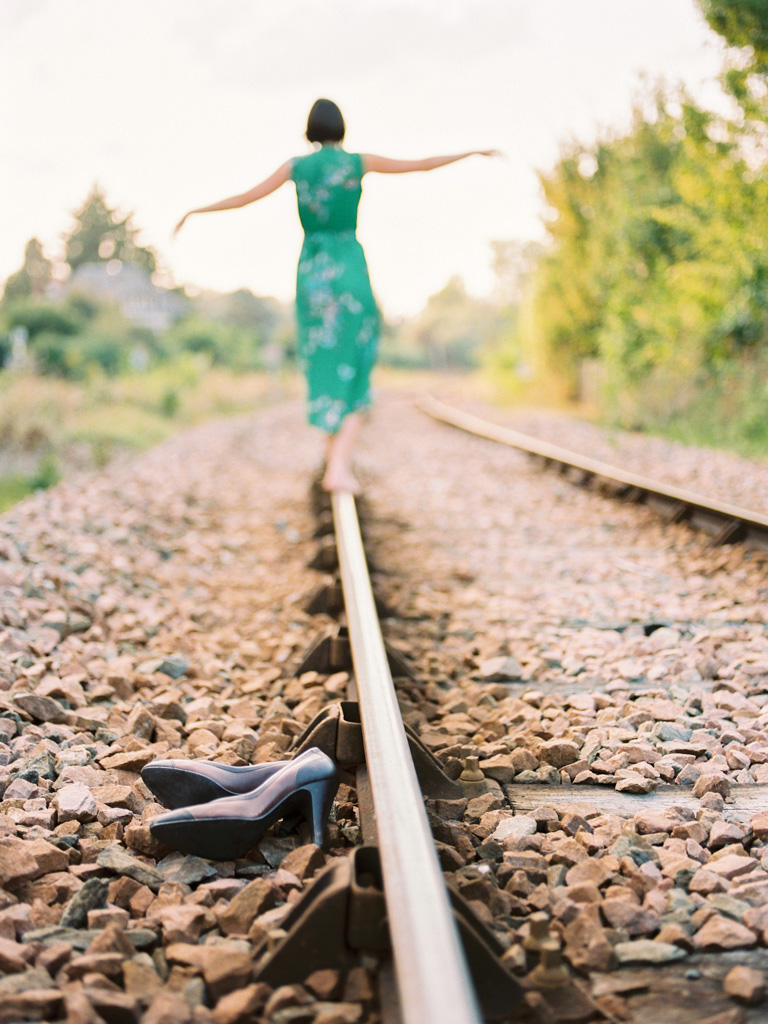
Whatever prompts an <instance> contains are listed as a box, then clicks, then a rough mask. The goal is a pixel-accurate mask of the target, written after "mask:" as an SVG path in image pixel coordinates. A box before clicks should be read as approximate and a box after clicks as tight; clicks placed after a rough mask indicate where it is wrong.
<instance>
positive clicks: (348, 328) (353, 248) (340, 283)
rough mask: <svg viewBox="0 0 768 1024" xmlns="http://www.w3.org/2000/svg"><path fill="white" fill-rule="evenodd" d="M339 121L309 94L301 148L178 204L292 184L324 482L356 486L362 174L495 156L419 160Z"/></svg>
mask: <svg viewBox="0 0 768 1024" xmlns="http://www.w3.org/2000/svg"><path fill="white" fill-rule="evenodd" d="M344 133H345V125H344V118H343V116H342V113H341V111H340V110H339V108H338V107H337V106H336V104H335V103H333V102H332V101H331V100H326V99H320V100H317V101H316V102H315V104H314V105H313V107H312V109H311V110H310V112H309V118H308V120H307V131H306V137H307V141H308V142H311V143H313V144H314V145H315V150H314V152H312V153H310V154H309V155H307V156H303V157H296V158H294V159H292V160H287V161H286V162H285V163H284V164H282V166H280V167H278V169H277V170H276V171H275V172H274V174H271V175H270V176H269V177H268V178H266V179H265V180H264V181H262V182H261V183H260V184H258V185H256V186H255V187H254V188H252V189H250V191H248V192H243V193H242V194H241V195H237V196H231V197H230V198H229V199H222V200H221V202H218V203H212V204H211V205H210V206H201V207H198V208H197V209H195V210H190V211H189V213H185V214H184V216H183V217H182V218H181V220H180V221H179V223H178V224H177V225H176V228H175V231H174V234H175V233H176V232H178V231H179V230H180V229H181V227H182V225H183V224H184V222H185V221H186V219H187V217H189V216H190V214H193V213H209V212H213V211H216V210H234V209H238V208H240V207H242V206H248V205H249V203H255V202H256V201H257V200H258V199H263V198H264V197H265V196H268V195H270V193H272V192H274V191H275V190H276V189H278V188H280V186H281V185H284V184H285V182H286V181H289V180H291V181H293V182H294V183H295V185H296V196H297V199H298V204H299V218H300V220H301V225H302V227H303V228H304V244H303V245H302V249H301V255H300V257H299V266H298V272H297V277H296V313H297V321H298V340H299V346H298V347H299V356H300V358H301V361H302V365H303V367H304V371H305V373H306V377H307V385H308V401H309V407H308V418H309V422H310V423H312V424H314V425H315V426H317V427H320V429H321V430H324V431H325V433H326V434H327V436H328V449H327V455H326V469H325V475H324V477H323V487H325V489H326V490H328V491H351V492H352V493H353V494H357V493H359V490H360V487H359V484H358V483H357V480H356V479H355V477H354V475H353V472H352V451H353V448H354V445H355V442H356V440H357V437H358V434H359V433H360V427H361V425H362V419H363V414H364V413H365V411H366V410H367V409H369V407H370V404H371V394H370V373H371V369H372V367H373V364H374V361H375V359H376V350H377V344H378V335H379V312H378V309H377V307H376V301H375V299H374V297H373V292H372V291H371V283H370V280H369V278H368V266H367V264H366V262H365V254H364V253H363V249H362V246H361V245H360V243H359V242H358V240H357V238H356V235H355V230H356V228H357V208H358V204H359V202H360V195H361V191H362V189H361V180H362V177H363V175H364V174H366V173H370V172H379V173H381V174H402V173H404V172H407V171H431V170H434V169H435V168H436V167H444V166H445V165H446V164H451V163H455V162H456V161H457V160H463V159H464V158H465V157H468V156H474V155H479V156H494V155H496V151H495V150H472V151H471V152H467V153H456V154H453V155H452V156H433V157H427V158H426V159H424V160H391V159H389V158H387V157H383V156H373V155H372V154H370V153H348V152H347V151H346V150H344V149H342V146H341V144H342V142H343V140H344Z"/></svg>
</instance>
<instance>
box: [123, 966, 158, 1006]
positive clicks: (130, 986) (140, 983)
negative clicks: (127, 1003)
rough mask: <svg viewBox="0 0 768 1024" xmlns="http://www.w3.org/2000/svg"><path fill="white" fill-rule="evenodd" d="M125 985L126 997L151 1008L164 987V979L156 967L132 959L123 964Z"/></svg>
mask: <svg viewBox="0 0 768 1024" xmlns="http://www.w3.org/2000/svg"><path fill="white" fill-rule="evenodd" d="M123 984H124V986H125V992H126V995H129V996H133V998H134V999H138V1000H139V1002H140V1003H142V1004H143V1005H144V1006H149V1004H150V1003H151V1002H152V1001H153V999H154V998H155V996H156V995H157V994H158V992H160V990H161V989H162V987H163V982H162V979H161V978H160V975H159V974H158V973H157V971H156V970H155V969H154V967H151V966H150V965H149V964H148V963H144V962H143V961H139V960H135V959H130V960H126V961H125V963H124V964H123Z"/></svg>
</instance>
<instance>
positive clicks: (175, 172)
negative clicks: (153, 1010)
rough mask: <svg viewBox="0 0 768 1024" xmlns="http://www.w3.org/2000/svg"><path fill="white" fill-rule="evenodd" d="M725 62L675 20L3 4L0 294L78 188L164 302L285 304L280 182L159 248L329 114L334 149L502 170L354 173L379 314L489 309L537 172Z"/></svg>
mask: <svg viewBox="0 0 768 1024" xmlns="http://www.w3.org/2000/svg"><path fill="white" fill-rule="evenodd" d="M722 57H723V51H722V46H721V44H720V41H719V40H718V38H717V37H716V36H714V35H713V34H712V33H711V32H710V31H709V29H708V28H707V27H706V25H705V23H704V21H703V18H702V16H701V14H700V12H699V10H698V7H697V5H696V4H695V2H694V0H322V2H318V0H278V2H275V0H194V2H190V0H0V95H2V96H3V97H4V101H3V103H2V106H0V280H3V279H5V277H6V276H7V275H8V274H10V273H12V272H13V271H14V270H16V269H17V268H18V267H19V266H20V264H21V261H22V257H23V250H24V245H25V243H26V241H27V240H28V239H29V238H30V237H32V236H33V235H34V236H37V237H38V238H39V239H40V240H41V241H42V242H43V243H44V244H45V245H46V247H47V248H48V249H49V250H50V251H51V252H53V251H55V248H56V245H57V242H58V240H59V239H60V237H61V234H62V232H64V231H65V230H66V229H67V228H68V227H69V226H70V225H71V219H70V218H71V213H72V211H74V210H75V209H76V208H77V207H78V206H79V205H80V204H81V203H82V201H83V199H84V198H85V196H86V195H87V193H88V191H89V189H90V187H91V185H92V184H93V182H95V181H98V182H99V183H100V185H101V186H102V188H103V189H104V190H105V191H106V194H107V198H108V201H109V202H110V204H111V205H113V206H117V207H119V208H120V209H121V210H123V211H129V210H133V211H134V212H135V223H136V225H137V226H139V227H141V228H142V241H143V242H144V243H145V244H151V245H153V246H155V247H156V248H157V249H158V251H159V253H160V255H161V258H162V261H163V264H164V265H165V266H166V267H167V268H168V269H169V270H170V271H171V272H172V274H173V276H174V279H175V280H176V281H177V282H178V283H180V284H185V285H196V286H199V287H205V288H215V289H218V290H222V291H231V290H234V289H235V288H239V287H247V288H250V289H252V290H253V291H254V292H256V293H257V294H260V295H275V296H277V297H278V298H280V299H283V300H290V299H291V298H292V295H293V290H294V285H295V274H296V261H297V256H298V252H299V249H300V246H301V229H300V227H299V224H298V218H297V215H296V198H295V191H294V188H293V185H292V184H290V183H289V184H287V185H285V186H284V187H283V188H282V189H280V190H279V191H278V192H277V193H274V194H273V195H272V196H269V197H267V198H266V199H264V200H262V201H261V202H258V203H255V204H253V205H251V206H249V207H247V208H245V209H241V210H235V211H228V212H225V213H214V214H204V215H200V216H198V217H193V218H191V219H190V220H189V221H188V222H187V224H186V226H185V228H184V230H183V231H182V232H181V234H180V235H179V236H178V238H177V240H175V241H171V238H170V234H171V230H172V228H173V225H174V224H175V223H176V221H177V220H178V219H179V217H180V216H181V215H182V213H184V212H185V211H186V210H188V209H189V208H191V207H194V206H200V205H205V204H208V203H212V202H215V201H217V200H219V199H222V198H225V197H227V196H229V195H232V194H236V193H239V192H242V191H245V190H246V189H248V188H250V187H252V186H253V185H255V184H256V183H257V182H259V181H261V180H262V179H263V178H265V177H266V176H267V175H268V174H270V173H271V172H272V171H273V170H274V169H275V168H276V167H277V166H279V165H280V164H281V163H282V162H283V161H284V160H286V159H288V158H289V157H292V156H298V155H301V154H303V153H305V152H308V151H309V147H308V145H307V143H306V142H305V141H304V139H303V132H304V128H305V125H306V116H307V112H308V110H309V107H310V106H311V104H312V102H313V101H314V100H315V99H316V98H317V97H318V96H328V97H330V98H331V99H334V100H336V102H337V103H339V105H340V106H341V108H342V110H343V111H344V115H345V119H346V122H347V138H346V143H345V145H346V148H347V149H349V150H353V151H354V150H356V151H360V152H370V153H380V154H383V155H385V156H392V157H420V156H431V155H435V154H443V153H456V152H463V151H465V150H471V149H476V148H482V149H486V148H497V149H500V150H502V151H503V152H504V154H505V157H504V159H493V160H489V159H484V158H482V157H477V156H475V157H471V158H469V159H467V160H465V161H462V162H460V163H457V164H454V165H451V166H450V167H444V168H441V169H439V170H437V171H433V172H430V173H427V174H408V175H376V174H372V175H369V176H367V177H366V178H365V179H364V186H363V199H362V204H361V209H360V221H359V232H358V234H359V237H360V240H361V241H362V243H363V245H364V247H365V250H366V254H367V257H368V262H369V266H370V271H371V278H372V281H373V286H374V291H375V292H376V294H377V296H378V299H379V301H380V303H381V305H382V308H383V310H384V312H385V313H386V314H387V315H389V316H390V317H397V316H402V315H412V314H414V313H416V312H417V311H418V310H419V309H420V308H421V307H422V306H423V305H424V302H425V301H426V299H427V298H428V296H429V295H431V294H433V293H434V292H436V291H438V290H439V289H440V288H442V287H443V286H444V285H445V283H446V282H447V280H448V279H449V278H450V277H451V276H452V275H454V274H459V275H461V276H462V277H463V278H464V280H465V282H466V284H467V286H468V288H469V289H470V291H472V292H473V293H475V294H488V293H490V292H491V290H492V287H493V274H492V270H491V249H490V243H491V242H492V241H493V240H494V239H508V238H516V239H529V238H541V237H542V236H543V226H542V213H543V203H542V198H541V192H540V187H539V182H538V178H537V171H546V170H547V169H548V168H550V167H552V166H553V164H554V163H555V161H556V160H557V156H558V153H559V152H560V151H561V147H562V146H563V145H564V144H567V143H568V142H569V141H573V140H579V141H581V142H584V143H589V142H590V141H592V140H594V139H595V138H596V137H597V135H598V134H600V133H601V132H605V131H606V130H608V129H611V128H617V129H620V128H621V127H622V126H625V125H626V124H627V123H628V120H629V116H630V111H631V106H632V103H633V100H634V98H635V97H637V95H638V94H639V92H640V91H641V89H642V87H643V86H642V82H643V81H646V82H647V81H651V82H653V81H656V80H657V79H659V78H664V79H665V80H666V81H668V82H670V83H679V82H682V83H684V84H685V85H686V87H687V88H688V89H689V90H690V91H691V92H692V93H693V94H694V95H695V96H696V97H698V98H699V99H700V100H701V101H702V102H704V103H705V104H708V105H717V103H718V98H719V89H718V86H717V85H716V76H717V74H718V72H719V70H720V68H721V66H722Z"/></svg>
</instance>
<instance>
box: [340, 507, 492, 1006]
mask: <svg viewBox="0 0 768 1024" xmlns="http://www.w3.org/2000/svg"><path fill="white" fill-rule="evenodd" d="M332 508H333V519H334V525H335V530H336V544H337V548H338V555H339V568H340V572H341V583H342V589H343V592H344V605H345V609H346V616H347V625H348V628H349V637H350V643H351V648H352V662H353V666H354V672H355V680H356V684H357V692H358V700H359V704H360V717H361V719H362V726H363V742H364V744H365V758H366V765H367V768H368V774H369V776H370V784H371V791H372V795H373V806H374V812H375V815H376V828H377V832H378V837H379V854H380V858H381V866H382V874H383V878H384V896H385V899H386V904H387V918H388V921H389V931H390V938H391V941H392V953H393V959H394V966H395V971H396V975H397V987H398V994H399V998H400V1006H401V1011H402V1016H403V1021H404V1022H405V1024H448V1022H450V1024H479V1022H480V1020H481V1019H482V1018H481V1016H480V1011H479V1008H478V1005H477V1001H476V999H475V994H474V990H473V988H472V983H471V981H470V977H469V970H468V968H467V964H466V960H465V957H464V953H463V950H462V947H461V943H460V941H459V935H458V930H457V928H456V925H455V922H454V917H453V913H452V911H451V908H450V904H449V900H448V894H447V891H446V888H445V883H444V881H443V876H442V871H441V869H440V864H439V861H438V858H437V853H436V850H435V844H434V840H433V838H432V833H431V831H430V827H429V822H428V820H427V815H426V812H425V810H424V800H423V797H422V795H421V790H420V789H419V784H418V781H417V778H416V772H415V770H414V767H413V761H412V760H411V755H410V752H409V750H408V741H407V739H406V735H405V729H404V728H403V720H402V717H401V715H400V709H399V707H398V704H397V697H396V695H395V688H394V685H393V682H392V675H391V672H390V670H389V665H388V664H387V656H386V652H385V649H384V641H383V638H382V635H381V627H380V626H379V620H378V616H377V614H376V605H375V602H374V597H373V591H372V590H371V583H370V579H369V576H368V566H367V562H366V558H365V552H364V549H363V542H362V539H361V536H360V526H359V523H358V519H357V511H356V508H355V499H354V498H353V497H352V495H351V494H334V495H333V496H332Z"/></svg>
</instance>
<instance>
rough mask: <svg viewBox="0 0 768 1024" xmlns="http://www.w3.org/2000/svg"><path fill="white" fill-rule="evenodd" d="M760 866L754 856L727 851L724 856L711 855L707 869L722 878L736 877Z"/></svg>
mask: <svg viewBox="0 0 768 1024" xmlns="http://www.w3.org/2000/svg"><path fill="white" fill-rule="evenodd" d="M757 866H758V864H757V861H756V860H753V859H752V857H748V856H744V855H741V854H738V853H727V854H725V855H724V856H723V857H711V858H710V859H709V860H708V861H707V867H706V870H707V871H712V872H714V874H716V875H720V876H721V878H728V879H731V878H736V877H737V876H738V875H745V874H747V872H749V871H752V870H753V869H754V868H756V867H757Z"/></svg>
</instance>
